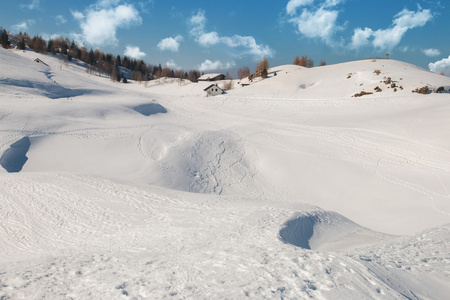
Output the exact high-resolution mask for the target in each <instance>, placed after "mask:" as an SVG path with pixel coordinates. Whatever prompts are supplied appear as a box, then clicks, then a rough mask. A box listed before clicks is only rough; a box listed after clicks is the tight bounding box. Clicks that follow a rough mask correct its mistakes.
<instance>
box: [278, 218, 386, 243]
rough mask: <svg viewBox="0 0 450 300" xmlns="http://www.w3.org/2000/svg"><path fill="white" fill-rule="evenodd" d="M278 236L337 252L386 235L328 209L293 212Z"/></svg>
mask: <svg viewBox="0 0 450 300" xmlns="http://www.w3.org/2000/svg"><path fill="white" fill-rule="evenodd" d="M279 237H280V239H281V240H282V241H283V242H285V243H288V244H292V245H294V246H297V247H301V248H303V249H311V250H322V251H327V250H331V251H339V250H345V249H349V248H352V247H354V246H355V245H356V246H362V245H364V243H366V242H367V241H371V242H375V241H377V240H383V239H386V238H388V236H387V235H384V234H381V233H376V232H373V231H371V230H369V229H367V228H364V227H362V226H360V225H358V224H356V223H355V222H353V221H351V220H349V219H347V218H345V217H344V216H342V215H340V214H338V213H336V212H329V211H322V210H316V211H309V212H299V213H296V214H294V215H293V216H292V217H291V218H290V219H289V220H287V221H286V222H285V223H284V224H283V225H282V226H281V229H280V231H279Z"/></svg>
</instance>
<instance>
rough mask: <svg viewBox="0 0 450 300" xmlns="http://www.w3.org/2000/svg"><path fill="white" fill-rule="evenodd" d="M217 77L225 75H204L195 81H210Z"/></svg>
mask: <svg viewBox="0 0 450 300" xmlns="http://www.w3.org/2000/svg"><path fill="white" fill-rule="evenodd" d="M217 76H225V75H223V74H221V73H210V74H205V75H202V76H200V77H199V78H198V79H197V80H200V81H201V80H210V79H213V78H216V77H217Z"/></svg>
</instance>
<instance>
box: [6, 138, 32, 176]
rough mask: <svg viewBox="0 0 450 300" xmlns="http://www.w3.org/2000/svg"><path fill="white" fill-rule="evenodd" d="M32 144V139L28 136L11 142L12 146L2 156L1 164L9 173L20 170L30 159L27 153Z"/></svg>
mask: <svg viewBox="0 0 450 300" xmlns="http://www.w3.org/2000/svg"><path fill="white" fill-rule="evenodd" d="M30 145H31V143H30V139H29V138H28V137H27V136H26V137H23V138H21V139H20V140H18V141H17V142H15V143H13V144H11V146H10V148H9V149H7V150H6V151H5V152H4V153H3V155H2V156H1V157H0V165H1V166H2V167H3V168H4V169H5V170H6V171H7V172H8V173H17V172H20V171H21V170H22V168H23V166H24V165H25V163H26V162H27V160H28V157H27V156H26V154H27V152H28V150H29V149H30Z"/></svg>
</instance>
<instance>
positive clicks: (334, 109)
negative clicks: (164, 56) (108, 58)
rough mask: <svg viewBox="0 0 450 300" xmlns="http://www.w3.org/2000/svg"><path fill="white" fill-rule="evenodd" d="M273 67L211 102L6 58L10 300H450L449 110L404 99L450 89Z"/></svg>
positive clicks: (380, 64) (383, 73) (392, 68)
mask: <svg viewBox="0 0 450 300" xmlns="http://www.w3.org/2000/svg"><path fill="white" fill-rule="evenodd" d="M36 57H39V58H40V59H41V60H43V61H44V62H46V63H47V64H48V66H45V65H43V64H39V63H36V62H34V61H33V60H34V58H36ZM376 69H379V70H380V74H379V75H377V74H375V73H374V70H376ZM274 71H276V72H277V76H274V73H273V72H274ZM271 72H272V73H271V74H270V76H269V78H268V79H266V80H264V81H254V82H252V83H251V85H249V86H246V87H240V86H238V84H237V82H236V84H235V89H234V90H231V91H229V92H228V93H227V94H225V95H223V96H218V97H209V98H204V97H202V94H203V88H202V83H200V84H193V83H187V82H178V81H171V80H168V79H165V80H160V81H159V82H150V83H149V84H148V85H147V86H146V85H144V84H141V85H139V84H137V83H133V82H131V83H130V84H126V85H124V84H117V83H113V82H111V81H109V80H107V79H105V78H99V77H96V76H92V75H89V74H87V73H86V72H85V70H84V68H83V66H82V65H78V64H75V63H64V62H63V61H61V60H59V59H58V58H55V57H50V56H44V55H40V54H36V53H33V52H17V51H7V50H4V49H0V103H1V106H0V152H1V153H2V161H5V160H6V161H8V162H13V163H16V161H17V159H16V158H15V156H14V155H13V156H11V154H7V153H8V151H10V152H9V153H11V150H9V149H13V148H15V147H12V146H13V145H15V143H17V142H18V141H21V140H22V139H28V140H29V143H30V145H29V149H27V150H26V151H22V152H25V154H23V153H20V154H21V155H18V154H17V157H19V156H20V158H21V159H22V160H21V162H22V163H23V165H22V169H21V170H20V172H19V173H8V171H7V169H6V168H5V167H2V168H0V241H1V243H0V298H1V297H5V298H13V299H16V298H42V297H45V298H50V299H56V298H136V299H145V298H175V299H179V298H208V299H212V298H232V299H242V298H244V297H251V298H305V299H306V298H313V299H350V298H351V299H374V298H376V299H377V298H380V299H382V298H389V299H404V298H407V299H423V298H425V299H442V298H443V297H445V295H447V294H448V292H450V291H449V285H448V284H447V282H448V281H449V280H448V279H449V274H450V270H449V265H450V264H449V259H448V246H449V241H450V235H449V228H448V227H449V225H448V223H449V221H450V201H449V199H450V194H449V192H448V191H449V190H450V172H449V171H450V164H449V162H450V151H449V150H448V149H450V139H449V138H448V130H447V129H446V128H450V126H449V125H450V124H449V122H450V121H449V119H448V118H447V115H448V112H449V110H450V102H449V100H450V99H449V94H448V93H446V94H431V95H418V94H411V90H412V89H414V88H416V87H421V86H423V85H425V84H429V85H430V86H433V87H434V86H446V87H450V80H449V79H448V78H447V77H444V76H439V75H436V74H432V73H430V72H427V71H424V70H421V69H418V68H417V67H415V66H412V65H409V64H405V63H402V62H398V61H391V60H390V61H387V60H377V61H370V60H369V61H359V62H351V63H346V64H340V65H334V66H326V67H318V68H313V69H304V68H299V67H296V66H279V67H276V68H273V69H272V70H271ZM350 75H351V76H350ZM349 76H350V77H349ZM348 77H349V78H348ZM384 77H391V78H392V79H393V80H395V81H398V82H399V83H400V82H401V84H402V85H403V86H404V89H403V90H399V91H397V92H393V91H392V90H391V89H386V88H384V86H383V91H382V92H380V93H374V94H373V95H369V96H364V97H361V98H353V97H351V96H352V95H354V94H355V93H357V92H360V91H361V90H366V91H369V90H373V88H374V87H375V86H378V85H380V87H381V83H380V81H381V80H384V79H383V78H384ZM400 78H401V79H400ZM205 84H206V83H205ZM383 85H384V84H383ZM14 153H16V152H14ZM5 155H6V156H5ZM23 156H25V158H26V159H24V158H23ZM11 157H12V158H11ZM24 160H25V162H24ZM2 165H3V163H2ZM187 192H189V193H187ZM446 224H447V225H446ZM394 235H408V236H404V237H397V236H394ZM308 248H311V250H308Z"/></svg>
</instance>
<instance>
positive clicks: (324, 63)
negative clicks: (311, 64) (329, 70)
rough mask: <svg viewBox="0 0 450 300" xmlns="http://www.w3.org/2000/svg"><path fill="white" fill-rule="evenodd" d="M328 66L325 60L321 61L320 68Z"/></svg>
mask: <svg viewBox="0 0 450 300" xmlns="http://www.w3.org/2000/svg"><path fill="white" fill-rule="evenodd" d="M326 64H327V62H326V61H325V60H323V59H322V60H321V61H320V66H321V67H323V66H325V65H326Z"/></svg>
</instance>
